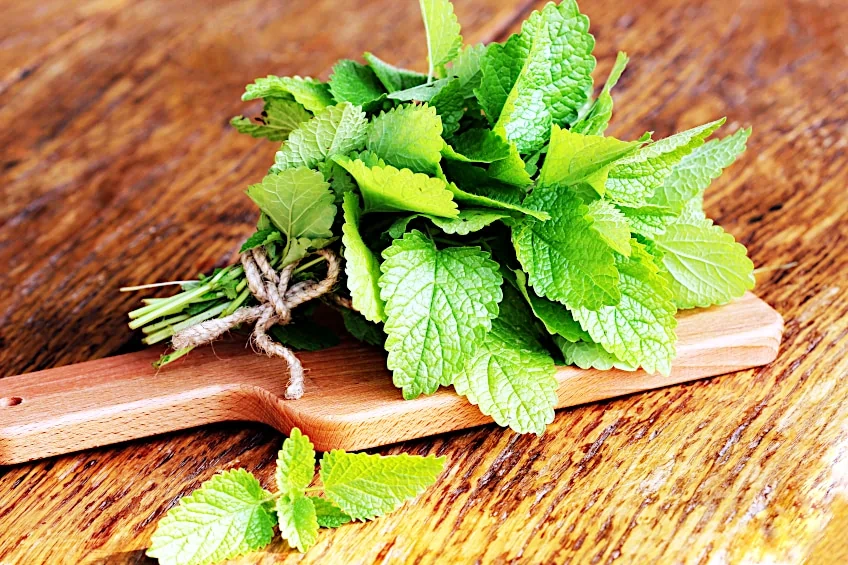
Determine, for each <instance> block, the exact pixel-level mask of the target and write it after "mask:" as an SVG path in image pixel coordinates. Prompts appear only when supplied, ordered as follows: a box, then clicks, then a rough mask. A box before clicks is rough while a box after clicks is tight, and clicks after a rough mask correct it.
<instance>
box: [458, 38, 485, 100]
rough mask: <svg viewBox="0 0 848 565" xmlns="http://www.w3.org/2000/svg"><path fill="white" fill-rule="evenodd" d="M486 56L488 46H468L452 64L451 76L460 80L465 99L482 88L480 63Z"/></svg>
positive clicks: (480, 44) (479, 44)
mask: <svg viewBox="0 0 848 565" xmlns="http://www.w3.org/2000/svg"><path fill="white" fill-rule="evenodd" d="M485 54H486V46H485V45H483V44H482V43H478V44H476V45H466V46H465V47H464V48H463V49H462V51H460V52H459V55H457V56H456V59H454V60H453V63H452V64H451V67H450V70H449V74H450V75H451V76H454V77H456V78H458V79H459V84H460V86H461V87H462V88H461V91H462V96H463V97H464V98H471V97H472V96H474V89H475V88H478V87H479V86H480V81H481V79H482V78H483V71H482V70H481V68H480V61H481V60H482V59H483V55H485Z"/></svg>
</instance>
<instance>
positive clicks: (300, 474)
mask: <svg viewBox="0 0 848 565" xmlns="http://www.w3.org/2000/svg"><path fill="white" fill-rule="evenodd" d="M314 476H315V447H314V446H313V445H312V442H311V441H309V438H308V437H306V436H305V435H303V433H302V432H301V431H300V430H299V429H298V428H292V431H291V433H290V434H289V437H288V438H286V440H285V441H284V442H283V447H282V449H280V452H279V454H277V473H276V479H277V489H278V490H279V491H280V492H283V493H287V492H290V491H297V492H300V493H302V492H303V490H304V489H305V488H306V487H308V486H309V483H311V482H312V477H314Z"/></svg>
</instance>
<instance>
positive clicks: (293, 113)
mask: <svg viewBox="0 0 848 565" xmlns="http://www.w3.org/2000/svg"><path fill="white" fill-rule="evenodd" d="M310 118H312V114H310V113H309V112H308V111H306V108H304V107H303V106H302V105H301V104H299V103H298V102H295V101H294V100H287V99H284V98H268V99H266V100H265V108H264V109H263V111H262V115H261V116H260V117H258V118H256V122H252V121H251V120H250V119H248V118H245V117H244V116H237V117H235V118H233V119H232V120H230V124H231V125H232V126H233V127H234V128H236V130H237V131H238V132H239V133H246V134H247V135H250V136H252V137H264V138H266V139H270V140H271V141H285V140H286V139H288V137H289V134H290V133H291V132H292V131H294V130H295V129H297V127H298V126H300V124H302V123H304V122H308V121H309V119H310Z"/></svg>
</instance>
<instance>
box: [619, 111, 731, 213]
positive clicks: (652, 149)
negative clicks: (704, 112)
mask: <svg viewBox="0 0 848 565" xmlns="http://www.w3.org/2000/svg"><path fill="white" fill-rule="evenodd" d="M724 121H725V120H724V118H722V119H720V120H716V121H714V122H710V123H708V124H704V125H702V126H698V127H696V128H692V129H690V130H687V131H684V132H681V133H677V134H675V135H672V136H671V137H666V138H665V139H660V140H659V141H656V142H654V143H651V144H650V145H646V146H644V147H642V148H641V149H639V151H637V152H636V153H634V154H633V155H630V156H629V157H625V158H623V159H622V160H621V161H619V162H618V163H616V164H615V166H613V167H612V169H610V171H609V177H608V178H607V181H606V189H607V193H608V194H609V196H610V198H612V199H613V200H615V201H616V202H618V203H619V204H624V205H626V206H641V205H642V204H645V203H647V202H648V200H649V199H650V198H651V197H652V196H653V195H654V192H655V191H656V189H657V188H659V187H660V186H662V185H663V183H665V180H666V178H668V176H669V175H670V174H671V171H672V169H673V168H674V166H675V165H677V164H678V163H679V162H680V161H681V160H682V159H683V158H684V157H685V156H686V155H688V154H690V153H691V152H692V151H694V150H695V149H696V148H698V147H700V146H701V145H703V144H704V140H705V139H706V138H707V137H709V136H710V134H712V133H713V132H714V131H715V130H717V129H718V128H719V127H721V125H722V124H723V123H724Z"/></svg>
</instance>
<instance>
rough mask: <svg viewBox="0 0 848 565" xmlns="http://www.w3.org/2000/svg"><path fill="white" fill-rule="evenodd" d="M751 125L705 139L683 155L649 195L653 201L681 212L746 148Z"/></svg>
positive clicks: (651, 201) (650, 200)
mask: <svg viewBox="0 0 848 565" xmlns="http://www.w3.org/2000/svg"><path fill="white" fill-rule="evenodd" d="M750 135H751V128H748V129H740V130H739V131H737V132H736V133H734V134H733V135H729V136H727V137H725V138H724V139H721V140H718V139H716V140H713V141H709V142H707V143H705V144H704V145H702V146H701V147H698V148H697V149H695V150H694V151H692V152H691V153H690V154H689V155H686V156H685V157H684V158H683V159H682V160H681V161H680V162H679V163H678V164H677V165H676V166H675V167H674V168H673V169H672V171H671V174H669V176H668V177H667V178H666V179H665V182H663V184H662V185H661V186H659V187H658V188H657V189H656V192H655V193H654V195H653V196H652V197H651V198H650V199H649V202H650V203H652V204H657V205H659V206H667V207H669V208H670V209H671V210H672V211H673V212H680V211H681V210H682V209H683V207H684V206H685V205H686V203H687V202H688V201H689V200H691V199H693V198H696V197H698V196H699V195H701V194H703V193H704V190H705V189H706V188H707V187H708V186H709V185H710V183H711V182H712V181H713V179H716V178H718V176H719V175H721V173H722V170H723V169H725V168H726V167H729V166H730V165H732V164H733V162H734V161H735V160H736V159H737V158H738V157H739V155H741V154H742V153H743V152H744V151H745V144H746V142H747V141H748V137H749V136H750Z"/></svg>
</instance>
